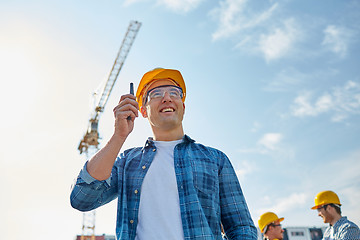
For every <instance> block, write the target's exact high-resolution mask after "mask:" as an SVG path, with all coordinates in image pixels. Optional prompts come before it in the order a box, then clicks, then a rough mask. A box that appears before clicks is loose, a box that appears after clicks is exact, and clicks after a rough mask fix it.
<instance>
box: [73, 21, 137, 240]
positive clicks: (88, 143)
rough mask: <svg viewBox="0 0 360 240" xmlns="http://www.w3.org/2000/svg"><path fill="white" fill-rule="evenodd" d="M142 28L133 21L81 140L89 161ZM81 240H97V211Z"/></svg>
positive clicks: (86, 216)
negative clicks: (121, 73)
mask: <svg viewBox="0 0 360 240" xmlns="http://www.w3.org/2000/svg"><path fill="white" fill-rule="evenodd" d="M140 27H141V23H140V22H138V21H131V22H130V24H129V27H128V29H127V32H126V34H125V37H124V39H123V41H122V44H121V47H120V50H119V52H118V54H117V56H116V59H115V62H114V65H113V66H112V68H111V71H110V73H109V76H108V79H107V81H106V84H105V86H104V89H103V90H102V92H101V95H100V98H99V100H98V102H97V104H96V105H95V109H94V111H93V113H92V115H91V118H90V120H89V126H88V129H87V131H86V133H85V135H84V137H83V138H82V139H81V141H80V144H79V146H78V150H79V151H80V154H83V153H85V154H86V158H87V159H88V157H89V156H91V155H92V154H93V153H95V151H96V150H98V146H99V132H98V123H99V118H100V114H101V113H102V112H103V111H104V109H105V105H106V103H107V101H108V98H109V96H110V93H111V90H112V89H113V86H114V84H115V81H116V79H117V77H118V75H119V73H120V70H121V68H122V66H123V65H124V62H125V59H126V57H127V55H128V53H129V51H130V48H131V46H132V44H133V42H134V40H135V37H136V35H137V33H138V31H139V29H140ZM81 240H95V210H93V211H90V212H86V213H84V215H83V226H82V235H81Z"/></svg>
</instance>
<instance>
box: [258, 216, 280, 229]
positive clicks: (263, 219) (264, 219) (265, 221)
mask: <svg viewBox="0 0 360 240" xmlns="http://www.w3.org/2000/svg"><path fill="white" fill-rule="evenodd" d="M283 220H284V218H283V217H282V218H279V217H278V216H277V215H276V214H275V213H273V212H266V213H264V214H263V215H261V216H260V218H259V220H258V223H259V228H260V231H261V232H262V233H263V232H264V229H265V227H266V226H267V225H269V224H270V223H273V222H275V221H279V222H281V221H283Z"/></svg>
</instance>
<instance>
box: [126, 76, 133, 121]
mask: <svg viewBox="0 0 360 240" xmlns="http://www.w3.org/2000/svg"><path fill="white" fill-rule="evenodd" d="M130 94H132V95H134V84H133V83H130ZM126 119H127V120H131V117H130V116H128V117H127V118H126Z"/></svg>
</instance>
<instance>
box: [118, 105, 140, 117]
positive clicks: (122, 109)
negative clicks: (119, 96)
mask: <svg viewBox="0 0 360 240" xmlns="http://www.w3.org/2000/svg"><path fill="white" fill-rule="evenodd" d="M113 111H114V115H115V117H120V118H126V117H128V116H130V115H131V117H138V114H139V113H138V109H137V106H136V107H135V106H134V105H132V104H126V105H124V106H116V107H115V108H114V110H113Z"/></svg>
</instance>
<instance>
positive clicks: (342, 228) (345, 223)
mask: <svg viewBox="0 0 360 240" xmlns="http://www.w3.org/2000/svg"><path fill="white" fill-rule="evenodd" d="M323 240H360V230H359V227H358V226H356V224H355V223H353V222H351V221H349V220H347V217H342V218H340V219H339V220H338V221H337V222H336V223H335V224H334V226H329V227H328V228H327V229H326V230H325V233H324V236H323Z"/></svg>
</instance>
